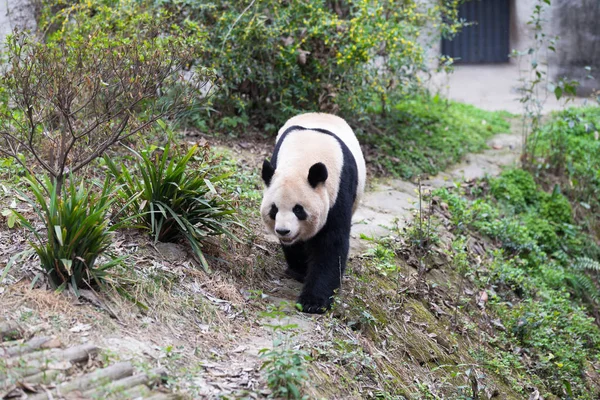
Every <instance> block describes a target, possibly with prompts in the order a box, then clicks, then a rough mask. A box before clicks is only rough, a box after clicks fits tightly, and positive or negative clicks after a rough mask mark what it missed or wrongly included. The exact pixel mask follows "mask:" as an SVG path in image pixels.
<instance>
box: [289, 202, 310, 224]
mask: <svg viewBox="0 0 600 400" xmlns="http://www.w3.org/2000/svg"><path fill="white" fill-rule="evenodd" d="M292 211H293V212H294V214H295V215H296V217H297V218H298V219H299V220H300V221H304V220H306V218H308V214H306V211H304V207H302V206H301V205H300V204H296V205H295V206H294V208H293V209H292Z"/></svg>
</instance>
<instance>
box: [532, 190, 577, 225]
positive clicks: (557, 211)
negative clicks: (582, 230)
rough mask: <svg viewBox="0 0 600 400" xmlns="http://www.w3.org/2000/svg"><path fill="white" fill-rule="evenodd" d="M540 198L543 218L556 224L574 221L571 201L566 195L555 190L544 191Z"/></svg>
mask: <svg viewBox="0 0 600 400" xmlns="http://www.w3.org/2000/svg"><path fill="white" fill-rule="evenodd" d="M540 198H541V200H540V215H541V216H542V217H543V218H545V219H547V220H548V221H551V222H553V223H555V224H571V223H573V211H572V209H571V203H569V200H568V199H567V198H566V197H565V196H563V195H562V194H560V193H558V192H555V193H552V194H548V193H543V194H542V195H541V196H540Z"/></svg>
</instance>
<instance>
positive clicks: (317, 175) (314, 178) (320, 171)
mask: <svg viewBox="0 0 600 400" xmlns="http://www.w3.org/2000/svg"><path fill="white" fill-rule="evenodd" d="M327 176H328V173H327V167H326V166H325V164H323V163H320V162H319V163H316V164H315V165H313V166H312V167H310V169H309V170H308V183H310V186H312V187H313V189H314V188H316V187H317V185H318V184H319V183H322V182H325V181H326V180H327Z"/></svg>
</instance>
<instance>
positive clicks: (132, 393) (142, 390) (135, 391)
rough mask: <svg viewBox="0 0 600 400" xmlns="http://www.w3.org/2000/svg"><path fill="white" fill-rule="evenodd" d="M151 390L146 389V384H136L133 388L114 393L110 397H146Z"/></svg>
mask: <svg viewBox="0 0 600 400" xmlns="http://www.w3.org/2000/svg"><path fill="white" fill-rule="evenodd" d="M151 392H152V391H151V390H150V389H148V386H146V385H138V386H134V387H133V388H131V389H128V390H126V391H124V392H122V393H118V394H115V395H114V396H112V398H113V399H116V400H122V399H139V398H145V397H148V395H149V394H150V393H151ZM108 398H111V396H109V397H108Z"/></svg>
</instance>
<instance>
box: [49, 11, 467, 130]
mask: <svg viewBox="0 0 600 400" xmlns="http://www.w3.org/2000/svg"><path fill="white" fill-rule="evenodd" d="M459 3H460V1H459V0H444V1H441V2H439V3H436V4H434V5H433V6H431V7H421V6H420V2H419V1H417V0H407V1H403V2H397V1H393V0H380V1H371V0H344V1H337V2H331V1H327V0H309V1H286V2H281V1H277V0H253V1H249V0H246V1H237V2H229V1H217V0H215V1H208V2H194V1H185V0H161V1H153V0H140V1H132V0H129V1H119V2H114V1H110V0H103V1H99V2H83V1H78V0H70V1H67V2H64V1H56V0H55V1H51V2H49V3H47V5H46V7H45V8H44V12H43V17H42V19H41V22H40V26H41V27H42V29H44V30H45V31H48V32H52V33H51V34H50V35H49V36H50V39H52V40H54V37H56V36H59V37H66V36H71V35H79V33H78V29H79V26H83V25H85V26H93V27H96V29H101V30H102V31H103V32H114V33H117V32H121V34H124V33H127V35H136V34H137V31H138V26H139V25H140V22H145V21H151V20H157V21H159V25H161V26H163V27H164V29H163V31H162V32H161V34H162V35H161V36H163V37H169V36H170V35H171V34H176V35H178V36H180V35H181V34H183V36H184V37H187V38H188V43H191V44H194V45H196V46H198V47H199V50H198V51H196V52H194V53H193V54H195V55H196V57H197V60H196V63H199V64H202V65H206V66H207V67H210V68H212V69H214V70H215V71H216V72H217V73H218V75H219V77H220V80H219V82H218V84H217V86H218V87H219V89H220V90H219V91H218V93H216V94H215V96H214V97H213V107H212V108H211V109H201V108H199V109H196V110H195V111H194V112H192V113H188V114H186V116H185V117H186V119H187V122H188V123H193V124H195V125H196V126H199V127H201V128H202V129H205V128H213V129H214V128H216V129H219V130H222V131H227V132H230V131H234V132H237V133H242V132H245V130H246V129H247V127H248V125H249V124H251V125H252V126H254V127H259V128H260V129H265V130H267V131H274V130H275V128H276V127H277V126H278V125H279V124H281V123H282V122H283V121H284V120H285V119H287V118H288V117H290V116H291V115H292V114H295V113H297V112H299V111H309V110H313V111H318V110H324V111H334V112H335V111H339V112H340V113H342V114H343V115H345V116H348V117H351V116H356V115H364V114H365V112H366V111H367V109H368V108H369V107H370V104H371V103H377V104H379V106H380V107H381V108H382V110H383V111H384V112H385V111H386V110H390V109H391V107H392V106H393V105H394V101H393V99H394V98H396V99H397V98H398V97H400V96H404V95H406V94H410V93H415V92H417V91H419V88H420V87H421V82H420V78H419V73H420V72H422V71H423V70H425V69H426V64H425V60H424V55H425V51H424V48H423V45H422V43H426V42H427V43H431V42H433V41H436V40H438V39H439V35H440V33H439V32H441V33H442V34H443V35H446V36H451V35H453V34H455V33H456V32H457V31H458V30H459V29H460V27H461V26H462V22H460V21H459V20H458V17H457V9H458V4H459ZM73 21H75V23H73ZM141 32H143V30H142V31H141ZM427 35H432V37H427ZM390 100H392V101H390ZM214 111H216V112H217V113H218V115H219V118H218V119H217V118H214V115H215V114H214ZM202 116H203V117H202Z"/></svg>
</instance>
